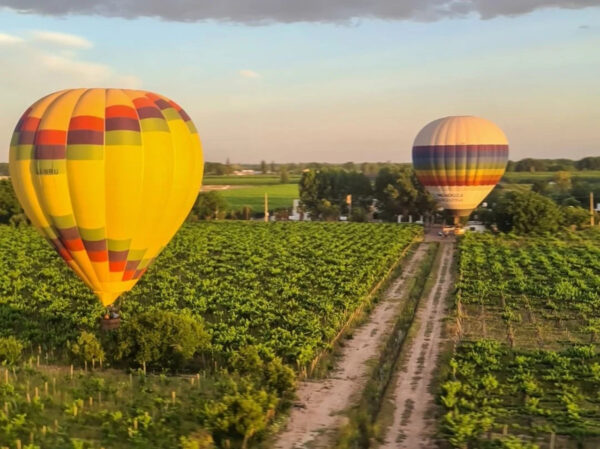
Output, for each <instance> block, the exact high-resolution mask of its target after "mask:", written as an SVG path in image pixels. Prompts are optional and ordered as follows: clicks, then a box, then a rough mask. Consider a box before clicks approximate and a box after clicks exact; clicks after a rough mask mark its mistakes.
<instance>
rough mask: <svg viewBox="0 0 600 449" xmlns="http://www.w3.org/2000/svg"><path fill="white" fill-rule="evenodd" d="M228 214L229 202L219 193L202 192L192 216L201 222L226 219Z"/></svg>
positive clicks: (212, 191)
mask: <svg viewBox="0 0 600 449" xmlns="http://www.w3.org/2000/svg"><path fill="white" fill-rule="evenodd" d="M226 212H227V201H226V200H225V198H223V197H222V196H221V194H220V193H219V192H217V191H214V190H211V191H210V192H200V193H199V194H198V198H196V202H195V203H194V206H193V207H192V212H191V216H192V217H195V218H197V219H199V220H214V219H217V218H224V217H225V213H226Z"/></svg>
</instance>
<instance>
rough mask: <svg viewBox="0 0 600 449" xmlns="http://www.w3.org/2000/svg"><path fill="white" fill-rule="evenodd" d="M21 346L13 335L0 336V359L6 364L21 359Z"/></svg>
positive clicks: (14, 362) (12, 363) (11, 363)
mask: <svg viewBox="0 0 600 449" xmlns="http://www.w3.org/2000/svg"><path fill="white" fill-rule="evenodd" d="M23 347H24V345H23V343H22V342H21V341H19V340H17V339H16V338H15V337H2V338H0V361H2V363H5V364H8V365H14V364H16V363H17V362H18V361H19V360H21V357H22V354H23Z"/></svg>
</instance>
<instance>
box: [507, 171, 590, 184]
mask: <svg viewBox="0 0 600 449" xmlns="http://www.w3.org/2000/svg"><path fill="white" fill-rule="evenodd" d="M569 173H570V174H571V177H573V178H577V179H583V180H585V181H600V170H584V171H572V172H569ZM555 175H556V172H533V173H532V172H507V173H505V174H504V176H503V177H502V180H501V182H507V183H511V182H513V183H529V184H532V183H533V182H535V181H540V180H548V181H550V180H551V179H552V178H553V177H554V176H555Z"/></svg>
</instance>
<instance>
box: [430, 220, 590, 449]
mask: <svg viewBox="0 0 600 449" xmlns="http://www.w3.org/2000/svg"><path fill="white" fill-rule="evenodd" d="M599 273H600V229H588V230H585V231H579V232H562V233H560V234H557V235H552V236H516V235H514V234H509V235H498V236H494V235H491V234H478V235H475V234H467V235H465V236H464V237H462V238H461V239H460V241H459V265H458V280H457V282H456V301H457V303H458V304H457V305H458V310H460V318H459V319H460V324H461V327H462V329H463V332H464V334H463V335H464V337H463V340H462V342H461V343H460V344H459V346H458V347H457V349H456V350H455V353H454V358H453V360H451V361H450V363H449V365H450V369H449V370H448V375H447V377H446V379H445V382H444V383H443V385H442V389H441V391H440V394H439V403H440V404H441V405H442V406H443V407H444V409H445V413H446V417H447V418H446V420H445V421H444V424H443V431H444V433H445V436H446V438H447V439H448V441H450V442H451V444H452V445H453V446H454V447H490V448H535V447H536V443H538V442H539V443H541V444H540V446H541V447H546V444H547V442H548V441H549V438H550V433H551V432H555V433H556V446H555V447H576V443H581V442H585V443H586V444H590V447H595V445H596V444H597V441H598V438H599V437H600V418H599V417H600V405H599V403H598V397H599V396H598V393H597V392H598V390H599V388H600V383H599V382H600V356H599V355H598V348H597V346H596V345H597V342H596V335H597V333H598V332H600V327H599V325H600V275H599ZM483 338H485V339H483ZM491 338H494V339H491ZM481 418H486V419H491V424H490V427H489V433H488V431H485V430H484V429H483V427H482V426H479V425H478V423H480V422H481V421H480V419H481ZM505 433H508V434H509V435H503V434H505ZM567 440H568V442H567Z"/></svg>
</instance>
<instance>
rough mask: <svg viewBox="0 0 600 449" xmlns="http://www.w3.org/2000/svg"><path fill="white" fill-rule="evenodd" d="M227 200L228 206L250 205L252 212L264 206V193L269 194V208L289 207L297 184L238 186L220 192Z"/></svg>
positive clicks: (294, 195)
mask: <svg viewBox="0 0 600 449" xmlns="http://www.w3.org/2000/svg"><path fill="white" fill-rule="evenodd" d="M220 193H221V194H222V195H223V197H224V198H225V199H226V200H227V203H228V204H229V208H230V209H232V210H239V209H241V208H242V207H243V206H246V205H248V206H250V207H251V208H252V211H253V212H261V211H262V210H263V208H264V200H265V193H267V194H268V196H269V210H274V209H281V208H286V207H287V208H290V209H291V207H292V202H293V200H294V199H295V198H298V185H297V184H277V185H260V186H252V187H240V188H236V189H231V190H223V191H221V192H220Z"/></svg>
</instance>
